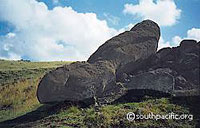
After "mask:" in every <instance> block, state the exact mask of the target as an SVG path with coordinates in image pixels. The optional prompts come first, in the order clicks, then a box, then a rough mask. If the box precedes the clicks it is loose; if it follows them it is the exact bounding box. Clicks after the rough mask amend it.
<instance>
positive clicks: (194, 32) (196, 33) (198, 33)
mask: <svg viewBox="0 0 200 128" xmlns="http://www.w3.org/2000/svg"><path fill="white" fill-rule="evenodd" d="M187 38H191V39H195V40H197V41H200V29H199V28H192V29H190V30H188V32H187Z"/></svg>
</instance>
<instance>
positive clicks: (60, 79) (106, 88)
mask: <svg viewBox="0 0 200 128" xmlns="http://www.w3.org/2000/svg"><path fill="white" fill-rule="evenodd" d="M159 37H160V28H159V26H158V25H157V24H156V23H154V22H153V21H150V20H146V21H143V22H141V23H139V24H137V25H136V26H135V27H133V28H132V29H131V31H126V32H124V33H122V34H120V35H118V36H116V37H113V38H112V39H110V40H108V41H107V42H106V43H105V44H103V45H102V46H101V47H100V48H99V49H98V50H97V51H96V52H95V53H94V54H93V55H92V56H91V57H90V58H89V59H88V62H76V63H73V64H70V65H66V66H64V67H60V68H57V69H56V70H54V71H51V72H49V73H48V74H46V75H45V76H44V78H43V79H42V80H41V82H40V84H39V86H38V90H37V97H38V99H39V101H40V103H51V102H60V101H72V102H76V101H78V102H80V101H81V102H85V103H86V104H93V103H94V102H95V101H96V102H98V103H110V102H113V101H114V100H115V99H118V98H119V97H120V96H121V95H123V94H124V93H125V88H124V86H123V85H122V84H120V83H116V75H115V72H116V69H117V68H118V67H120V66H123V65H124V64H126V63H128V62H130V61H132V62H135V61H136V60H139V59H141V58H142V59H145V58H147V57H149V56H150V55H152V54H153V53H155V52H156V49H157V46H158V40H159Z"/></svg>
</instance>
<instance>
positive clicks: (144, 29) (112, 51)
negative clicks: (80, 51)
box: [88, 20, 160, 69]
mask: <svg viewBox="0 0 200 128" xmlns="http://www.w3.org/2000/svg"><path fill="white" fill-rule="evenodd" d="M159 38H160V28H159V26H158V25H157V24H156V23H155V22H153V21H150V20H145V21H143V22H141V23H138V24H136V25H135V26H134V27H133V28H132V29H131V30H130V31H126V32H124V33H122V34H119V35H118V36H116V37H113V38H112V39H110V40H108V41H107V42H106V43H104V44H103V45H102V46H100V47H99V49H98V50H97V51H96V52H95V53H94V54H92V55H91V56H90V58H89V59H88V62H89V63H95V62H97V61H99V60H103V61H104V60H107V61H110V62H111V63H113V64H114V65H115V67H116V69H117V68H118V67H119V66H123V65H125V64H127V63H128V62H134V61H136V60H138V59H141V58H143V59H144V58H147V57H149V56H150V55H151V54H153V53H155V52H156V50H157V46H158V41H159Z"/></svg>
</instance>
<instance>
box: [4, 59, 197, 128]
mask: <svg viewBox="0 0 200 128" xmlns="http://www.w3.org/2000/svg"><path fill="white" fill-rule="evenodd" d="M69 63H70V62H23V61H5V60H0V122H2V121H6V120H10V119H13V118H17V117H22V115H24V119H23V120H24V121H23V120H22V122H19V121H15V122H14V123H13V125H16V126H18V127H30V126H31V127H61V128H70V127H83V128H84V127H85V128H88V127H91V128H94V127H103V128H107V127H134V128H137V127H139V128H140V127H141V128H142V127H143V128H145V127H155V128H156V127H157V128H160V127H177V128H193V127H195V125H196V120H193V121H189V120H157V121H156V120H144V119H143V120H135V121H131V122H130V121H128V120H127V119H126V114H127V113H128V112H134V113H136V114H144V115H146V114H148V113H151V112H153V113H154V114H161V115H165V114H168V113H171V112H174V113H177V114H190V113H191V111H190V110H189V108H188V107H187V106H184V105H177V104H174V103H172V102H171V100H170V99H168V98H161V99H153V98H150V97H147V98H146V99H144V100H143V101H141V102H134V103H121V104H114V105H107V106H101V107H94V106H90V107H88V108H80V107H78V106H72V105H70V106H69V105H66V104H65V103H63V104H57V105H53V106H49V107H48V106H45V105H42V104H40V103H39V102H38V100H37V97H36V90H37V86H38V84H39V82H40V80H41V78H42V77H43V75H44V74H45V73H47V72H49V71H50V70H53V69H55V68H56V67H59V66H62V65H64V64H69ZM60 106H61V107H60ZM40 108H42V109H40ZM39 117H42V118H41V119H38V118H39ZM32 119H36V120H34V121H33V120H32ZM29 120H31V121H29ZM11 124H12V123H11ZM2 125H3V126H2ZM7 125H10V124H1V123H0V127H1V126H2V127H7Z"/></svg>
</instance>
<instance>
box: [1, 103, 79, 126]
mask: <svg viewBox="0 0 200 128" xmlns="http://www.w3.org/2000/svg"><path fill="white" fill-rule="evenodd" d="M79 104H80V103H72V102H67V101H66V102H62V103H54V104H49V105H42V106H41V107H39V108H37V109H36V110H34V111H32V112H29V113H27V114H25V115H22V116H20V117H17V118H15V119H11V120H6V121H3V122H0V128H10V127H17V128H18V127H19V128H21V127H32V126H34V123H35V122H36V121H40V120H42V119H44V118H45V117H48V116H51V115H53V114H56V113H58V112H59V111H60V110H62V109H67V108H69V107H71V106H75V105H76V106H78V105H79Z"/></svg>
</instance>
